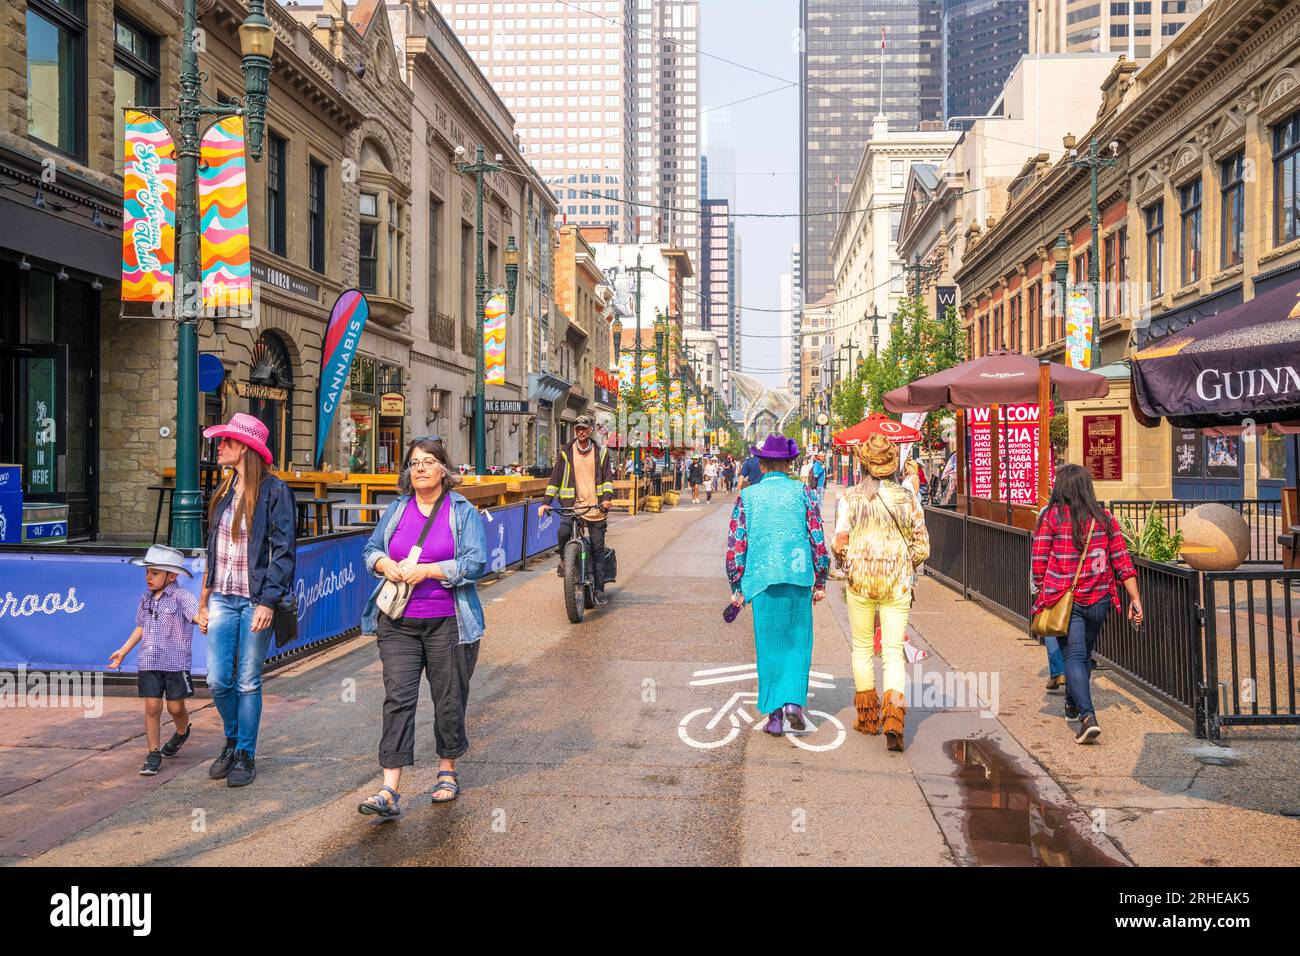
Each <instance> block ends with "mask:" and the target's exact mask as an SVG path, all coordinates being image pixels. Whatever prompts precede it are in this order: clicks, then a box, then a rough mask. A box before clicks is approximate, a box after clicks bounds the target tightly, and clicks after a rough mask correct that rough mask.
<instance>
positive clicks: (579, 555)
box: [551, 505, 614, 624]
mask: <svg viewBox="0 0 1300 956" xmlns="http://www.w3.org/2000/svg"><path fill="white" fill-rule="evenodd" d="M598 508H599V506H598V505H584V506H583V507H581V508H563V507H560V508H552V509H551V510H552V511H554V512H555V513H556V514H558V515H560V516H561V517H563V518H570V519H572V530H571V531H570V532H569V540H568V541H566V542H564V543H563V544H562V545H561V546H560V547H561V551H560V554H561V557H562V566H563V568H564V609H565V611H567V612H568V615H569V620H570V621H571V622H572V623H574V624H581V623H582V619H583V617H585V616H586V612H587V610H588V609H590V608H593V607H595V606H596V574H595V565H594V563H593V555H592V553H591V532H590V531H589V530H588V529H587V522H585V521H581V520H579V519H580V518H581V517H582V516H583V515H585V514H586V513H587V512H588V511H595V510H597V509H598ZM613 555H614V552H613V551H612V550H610V549H609V548H606V549H605V583H606V584H608V583H609V582H610V581H613V580H614V574H613V573H612V572H613V571H614V560H613Z"/></svg>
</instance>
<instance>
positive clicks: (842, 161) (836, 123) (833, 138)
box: [799, 0, 944, 302]
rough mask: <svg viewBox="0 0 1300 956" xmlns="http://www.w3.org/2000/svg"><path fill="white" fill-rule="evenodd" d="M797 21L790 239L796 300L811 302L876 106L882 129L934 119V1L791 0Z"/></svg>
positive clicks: (939, 45) (939, 53)
mask: <svg viewBox="0 0 1300 956" xmlns="http://www.w3.org/2000/svg"><path fill="white" fill-rule="evenodd" d="M799 26H800V30H801V33H800V36H801V38H802V43H801V48H802V52H801V53H800V57H799V60H800V64H799V66H800V79H801V82H802V84H803V85H802V87H801V89H800V96H799V128H800V136H801V142H802V148H801V151H800V158H799V172H800V186H799V208H800V211H801V212H802V213H804V218H803V219H802V220H801V221H802V230H801V236H800V243H799V245H800V252H801V254H802V267H803V269H802V275H803V301H804V302H817V301H819V300H820V299H821V298H822V297H823V296H824V295H825V294H826V292H827V291H828V290H829V289H830V286H831V283H832V281H833V277H832V275H831V241H832V240H833V239H834V238H835V229H836V226H837V225H838V223H837V219H836V216H835V214H836V213H837V212H839V210H840V209H841V207H842V205H843V201H844V198H845V197H847V196H848V194H849V190H850V189H851V188H852V187H853V177H854V175H855V174H856V172H857V169H858V163H859V162H860V161H861V159H862V152H863V148H864V147H865V145H866V142H867V135H868V133H869V132H870V130H871V121H872V119H873V118H874V117H875V116H876V114H877V113H880V112H882V111H883V112H884V114H885V115H886V117H888V119H889V126H890V128H891V129H915V128H917V127H918V126H919V124H921V123H923V122H930V121H942V120H943V114H944V103H943V0H801V2H800V6H799ZM882 29H883V30H884V40H885V44H884V45H885V48H884V51H883V58H884V88H883V90H882V88H881V57H882V51H881V31H882ZM816 213H829V214H830V215H812V216H810V215H809V214H816Z"/></svg>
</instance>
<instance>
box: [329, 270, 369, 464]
mask: <svg viewBox="0 0 1300 956" xmlns="http://www.w3.org/2000/svg"><path fill="white" fill-rule="evenodd" d="M369 316H370V303H368V302H367V301H366V297H365V296H364V295H362V294H361V293H360V292H358V291H357V290H356V289H348V290H347V291H346V292H344V293H343V294H342V295H340V296H339V297H338V301H337V302H335V303H334V308H333V309H332V310H330V320H329V324H328V325H327V326H325V341H324V343H323V344H322V346H321V377H320V397H319V399H318V401H317V403H316V458H315V465H316V467H317V468H319V467H320V461H321V456H322V455H324V454H325V439H326V438H327V437H328V436H329V431H330V426H331V425H333V424H334V414H335V412H337V411H338V407H339V399H340V398H342V396H343V391H344V389H346V388H347V387H348V373H349V372H350V371H351V370H352V359H353V357H354V356H355V355H356V354H357V346H358V345H359V344H360V343H361V333H362V332H363V331H365V328H366V319H367V318H368V317H369Z"/></svg>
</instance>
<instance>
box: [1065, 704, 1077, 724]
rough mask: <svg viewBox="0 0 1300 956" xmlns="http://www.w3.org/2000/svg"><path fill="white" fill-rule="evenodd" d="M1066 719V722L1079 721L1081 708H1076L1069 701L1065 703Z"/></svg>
mask: <svg viewBox="0 0 1300 956" xmlns="http://www.w3.org/2000/svg"><path fill="white" fill-rule="evenodd" d="M1065 719H1066V720H1078V719H1079V708H1078V707H1075V706H1074V705H1073V704H1071V703H1070V702H1069V701H1068V700H1067V701H1066V702H1065Z"/></svg>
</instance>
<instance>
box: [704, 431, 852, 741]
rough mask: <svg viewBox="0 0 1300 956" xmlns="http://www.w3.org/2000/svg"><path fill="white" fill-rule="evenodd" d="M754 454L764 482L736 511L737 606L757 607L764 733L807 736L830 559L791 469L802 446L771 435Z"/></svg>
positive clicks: (730, 546)
mask: <svg viewBox="0 0 1300 956" xmlns="http://www.w3.org/2000/svg"><path fill="white" fill-rule="evenodd" d="M750 454H752V455H754V456H755V457H756V458H757V459H758V460H759V464H760V467H761V468H762V471H763V477H762V480H761V481H759V482H758V483H757V484H754V485H751V486H749V487H747V488H745V489H744V490H742V491H741V492H740V496H739V497H738V498H737V499H736V506H735V508H734V510H733V511H732V513H731V527H730V531H729V532H728V535H727V578H728V580H729V581H730V582H731V591H732V599H731V603H732V604H733V605H734V606H736V607H741V606H742V605H744V604H746V603H750V604H752V605H753V607H754V653H755V657H756V661H757V665H758V709H759V711H761V712H762V713H764V714H767V715H768V720H767V724H766V725H765V726H764V728H763V729H764V730H765V731H766V732H767V733H769V734H773V735H777V734H781V733H784V731H785V727H786V725H787V724H788V726H789V728H790V729H791V730H793V731H795V732H800V731H803V730H805V729H806V728H807V723H806V721H805V718H804V714H803V708H804V707H805V706H806V704H807V702H808V670H809V668H810V667H811V666H812V646H813V630H812V606H813V604H815V603H817V602H818V601H821V600H822V599H823V598H824V597H826V576H827V573H828V572H829V570H830V557H829V555H828V554H827V552H826V542H825V539H824V536H823V531H822V523H821V514H820V513H819V512H818V510H817V508H816V505H815V503H814V502H813V499H812V494H811V492H809V490H808V489H807V488H805V487H804V486H803V485H801V484H800V483H799V482H797V481H795V480H794V479H792V478H791V477H790V475H789V473H788V472H787V471H786V469H787V468H788V467H789V465H790V462H791V461H792V460H793V459H794V458H796V457H797V456H798V455H799V446H798V445H796V444H795V443H794V441H793V440H792V439H789V438H786V437H785V436H784V435H769V436H768V437H767V440H766V441H764V443H763V446H762V447H761V448H751V449H750Z"/></svg>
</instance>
